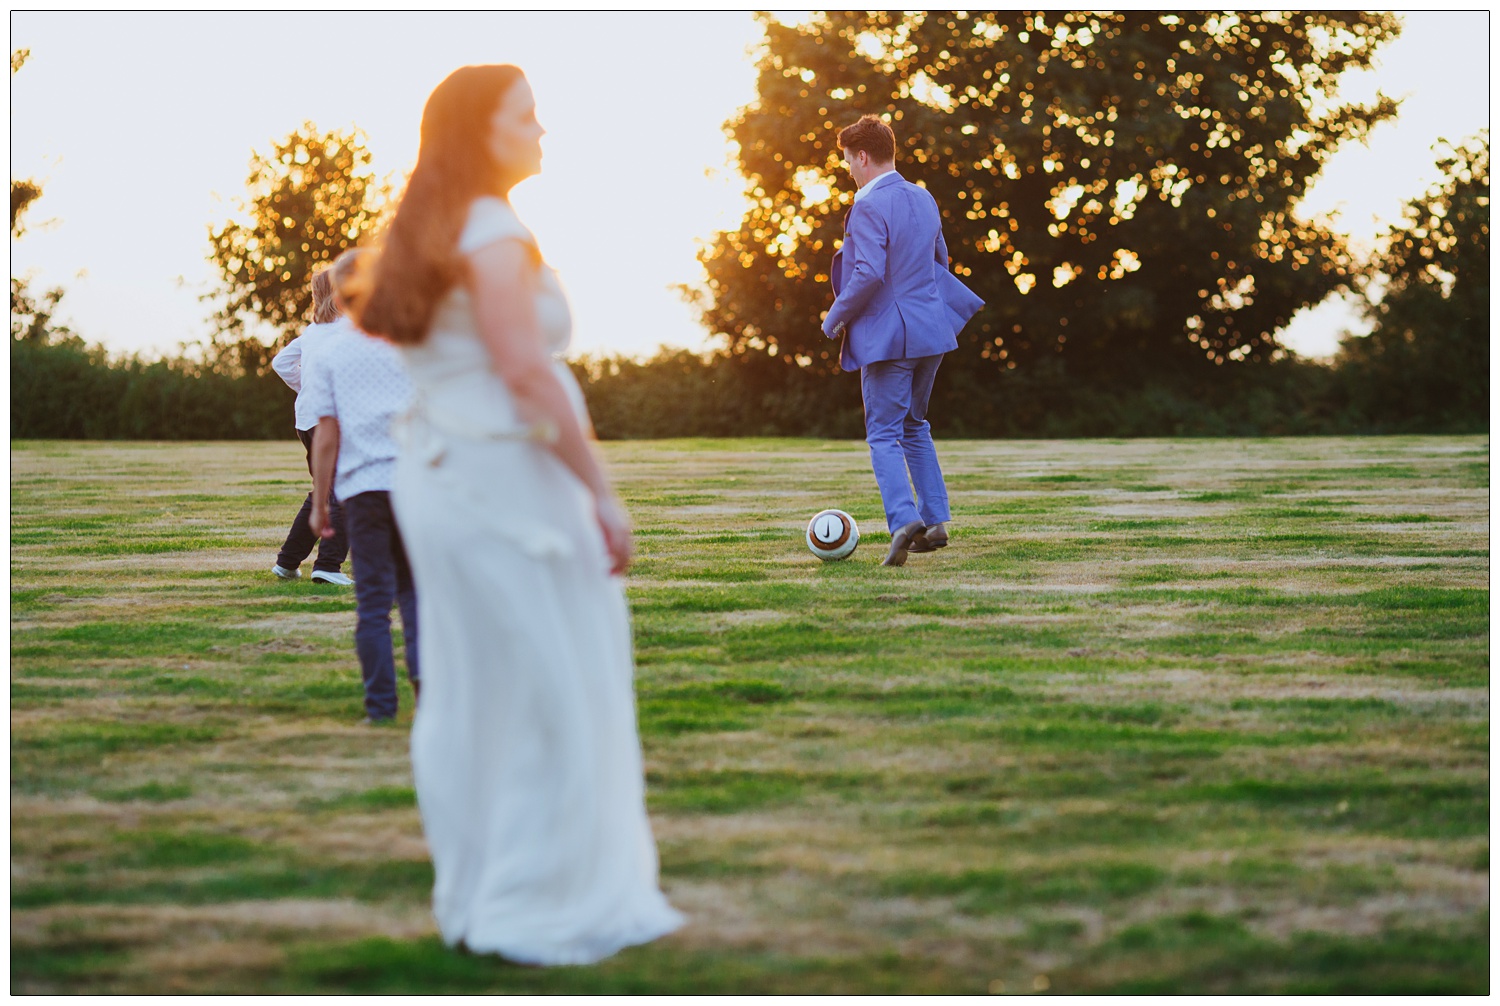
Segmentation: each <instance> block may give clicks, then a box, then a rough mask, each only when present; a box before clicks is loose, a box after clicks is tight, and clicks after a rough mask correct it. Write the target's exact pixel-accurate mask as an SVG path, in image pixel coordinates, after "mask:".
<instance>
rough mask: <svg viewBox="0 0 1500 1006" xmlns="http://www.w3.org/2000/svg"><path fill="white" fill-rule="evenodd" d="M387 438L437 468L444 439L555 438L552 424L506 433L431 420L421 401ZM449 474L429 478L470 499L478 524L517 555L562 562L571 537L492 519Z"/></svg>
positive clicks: (543, 526)
mask: <svg viewBox="0 0 1500 1006" xmlns="http://www.w3.org/2000/svg"><path fill="white" fill-rule="evenodd" d="M418 426H420V433H416V431H414V427H418ZM391 434H392V436H393V437H394V438H395V440H396V442H397V443H398V444H399V445H400V446H401V449H402V450H404V451H408V452H410V453H411V454H412V455H413V456H415V458H416V459H417V460H419V461H421V462H422V463H423V464H425V465H426V466H427V467H429V468H441V466H442V463H443V460H444V459H445V458H446V457H447V456H448V444H447V441H446V440H445V439H444V437H459V438H462V439H465V440H474V441H481V442H485V441H488V442H506V441H508V442H511V443H535V444H548V443H555V442H556V440H557V437H558V433H557V428H556V426H555V425H554V424H552V423H533V424H532V425H530V426H517V427H515V428H513V429H509V430H495V429H486V428H485V427H484V426H482V425H480V424H479V423H470V422H465V421H464V420H463V419H461V418H456V417H453V416H441V417H439V418H437V419H436V421H435V420H434V417H433V415H432V413H431V412H429V411H428V410H427V408H426V404H425V403H424V402H423V400H422V399H421V398H420V397H418V398H416V399H415V400H414V401H413V402H412V405H411V408H409V409H407V410H406V411H405V412H404V413H402V414H401V415H399V416H397V417H396V418H395V419H394V420H392V422H391ZM418 435H420V437H421V442H420V443H419V442H417V440H416V436H418ZM450 467H451V466H450ZM453 475H454V473H452V472H449V471H448V470H447V469H443V470H442V471H439V472H435V473H434V474H433V476H432V477H434V478H437V479H439V480H440V481H442V482H444V483H446V484H448V486H449V487H450V489H451V490H452V491H455V492H458V493H460V494H462V495H464V496H467V497H470V503H471V504H472V505H473V506H474V507H476V509H477V511H478V512H479V513H480V514H483V515H484V516H483V517H482V518H481V522H482V523H484V524H486V525H487V526H488V527H489V529H490V530H491V531H492V532H494V533H496V534H498V535H499V536H500V537H503V538H506V539H508V540H509V541H510V542H511V543H512V544H513V545H514V546H515V547H516V548H518V549H519V550H520V551H521V552H522V553H524V554H526V555H529V556H531V557H533V558H538V559H542V558H565V557H567V556H571V555H573V554H574V543H573V540H572V538H571V537H570V536H569V535H568V534H565V533H564V532H562V531H561V530H559V529H558V528H555V527H550V526H548V525H547V523H546V522H545V521H542V520H530V521H527V522H525V524H524V525H523V526H517V525H515V524H512V523H509V522H506V521H503V520H494V519H493V516H494V515H493V513H492V512H491V510H492V508H491V507H489V506H486V505H485V501H484V500H482V499H479V498H478V497H476V496H474V494H473V492H472V491H471V489H470V488H469V487H466V486H463V485H462V484H461V482H460V481H457V480H455V479H454V478H453Z"/></svg>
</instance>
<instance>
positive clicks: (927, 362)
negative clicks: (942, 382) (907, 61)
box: [823, 115, 984, 566]
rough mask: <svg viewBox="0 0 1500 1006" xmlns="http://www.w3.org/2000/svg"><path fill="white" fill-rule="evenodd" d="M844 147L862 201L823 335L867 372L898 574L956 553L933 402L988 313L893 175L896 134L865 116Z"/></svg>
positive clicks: (876, 457) (921, 195) (918, 193)
mask: <svg viewBox="0 0 1500 1006" xmlns="http://www.w3.org/2000/svg"><path fill="white" fill-rule="evenodd" d="M838 144H839V149H840V150H842V151H843V152H844V164H845V165H846V166H847V167H848V169H849V174H851V175H852V176H854V184H855V185H857V186H858V187H859V191H858V192H856V193H855V194H854V206H853V207H852V208H851V209H850V210H849V214H848V216H846V217H845V218H844V244H843V247H842V248H840V249H839V251H838V253H837V254H836V255H834V257H833V271H832V274H831V279H832V280H833V293H834V301H833V306H832V307H831V308H829V309H828V315H827V317H826V318H825V319H824V321H823V333H824V334H825V335H827V336H828V337H829V338H830V339H837V338H842V339H843V346H842V347H841V349H840V351H839V364H840V366H842V367H843V369H845V370H856V369H857V370H858V371H859V377H860V390H861V391H862V392H863V394H864V401H865V441H866V442H867V443H868V444H869V445H870V464H871V466H872V467H873V468H874V469H875V481H876V483H878V484H879V486H880V498H881V502H882V503H884V504H885V521H886V525H887V527H888V528H889V529H890V532H891V549H890V552H889V553H887V555H886V557H885V560H884V561H883V562H882V563H881V565H884V566H900V565H903V564H904V563H905V562H906V555H907V553H908V552H931V551H933V550H934V549H939V548H943V547H944V546H946V545H947V544H948V532H947V530H946V529H945V528H944V527H943V525H944V524H945V523H947V521H948V517H949V514H948V487H947V486H946V485H944V484H943V472H942V469H941V468H939V467H938V459H937V450H936V448H934V447H933V445H932V432H931V430H930V429H929V428H928V425H927V400H928V399H929V398H930V397H931V395H932V382H933V378H935V377H936V376H937V371H938V365H939V364H940V363H942V361H943V354H944V353H947V352H949V351H950V350H954V349H957V348H958V332H959V330H960V329H962V328H963V327H964V324H965V323H967V322H968V320H969V319H970V318H972V317H973V316H974V313H975V312H976V311H978V310H979V309H980V308H981V307H983V306H984V301H982V300H980V299H979V298H978V297H977V296H975V294H974V293H973V292H972V291H971V290H969V288H968V287H966V286H964V285H963V284H962V283H960V282H959V281H958V280H957V279H956V278H955V277H954V275H953V274H952V273H951V272H949V271H948V246H947V244H946V243H945V242H944V241H943V223H942V217H941V215H940V214H939V213H938V207H937V200H935V199H933V198H932V194H931V193H929V192H928V191H927V190H926V189H924V188H922V187H921V186H918V185H913V184H912V183H910V182H908V181H907V180H906V179H904V178H902V177H901V176H900V175H898V174H896V164H895V161H896V134H895V133H894V132H893V131H892V130H891V127H890V126H887V125H886V124H885V123H884V122H882V121H881V120H880V119H879V118H877V117H876V116H873V115H866V116H864V117H863V118H861V119H860V120H859V121H858V122H856V123H855V124H854V125H852V126H849V127H847V128H845V129H844V130H842V131H841V132H840V133H839V137H838ZM908 473H910V481H909V482H908V480H907V476H908ZM913 484H915V486H916V497H915V498H913V496H912V485H913Z"/></svg>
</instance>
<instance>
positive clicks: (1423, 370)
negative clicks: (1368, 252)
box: [1340, 131, 1490, 430]
mask: <svg viewBox="0 0 1500 1006" xmlns="http://www.w3.org/2000/svg"><path fill="white" fill-rule="evenodd" d="M1437 166H1438V170H1439V171H1440V172H1441V176H1442V177H1441V180H1440V181H1438V182H1437V183H1436V184H1434V185H1433V186H1432V187H1431V188H1429V189H1428V190H1427V191H1426V192H1425V193H1423V194H1422V195H1420V196H1418V197H1417V198H1415V199H1412V200H1411V201H1410V202H1408V203H1407V205H1406V210H1405V213H1404V214H1403V216H1404V218H1405V219H1404V221H1403V222H1402V224H1401V226H1399V227H1395V228H1392V229H1391V231H1390V232H1389V233H1388V234H1387V235H1386V236H1385V241H1384V248H1383V250H1382V252H1381V253H1380V254H1379V255H1377V256H1376V258H1375V260H1374V261H1373V262H1372V263H1371V264H1370V267H1369V272H1368V274H1367V281H1368V282H1369V284H1370V285H1371V286H1374V287H1377V288H1379V291H1378V299H1377V300H1375V301H1374V303H1372V305H1371V307H1370V315H1371V317H1372V320H1373V321H1374V322H1375V327H1374V329H1373V330H1372V331H1371V332H1370V334H1369V335H1368V336H1365V337H1363V338H1350V339H1346V340H1345V341H1344V344H1343V349H1342V354H1341V356H1342V359H1341V360H1340V362H1341V363H1342V365H1343V370H1344V371H1345V377H1346V379H1347V382H1348V384H1349V386H1350V387H1351V388H1352V389H1353V394H1352V397H1353V398H1354V400H1355V402H1354V404H1355V405H1356V406H1357V407H1359V409H1360V413H1361V414H1362V415H1363V416H1365V417H1367V419H1368V420H1369V422H1370V423H1371V425H1372V426H1374V427H1375V428H1376V429H1388V430H1407V429H1433V428H1437V429H1451V430H1471V429H1483V428H1484V426H1485V425H1486V424H1487V422H1488V417H1489V397H1490V382H1489V375H1490V141H1489V132H1488V131H1484V132H1481V133H1479V134H1478V135H1477V136H1473V137H1470V138H1469V139H1468V140H1466V141H1464V142H1462V143H1458V144H1441V145H1440V152H1439V157H1438V162H1437Z"/></svg>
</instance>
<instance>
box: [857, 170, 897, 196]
mask: <svg viewBox="0 0 1500 1006" xmlns="http://www.w3.org/2000/svg"><path fill="white" fill-rule="evenodd" d="M900 177H901V173H900V172H898V171H887V172H886V173H885V174H883V175H881V176H880V177H878V178H876V179H875V180H874V181H872V182H870V183H868V184H866V185H865V186H864V187H863V188H860V189H859V190H857V191H856V192H855V193H854V201H855V202H856V203H857V202H859V201H860V200H861V199H863V198H864V197H865V195H866V194H867V193H869V191H870V190H871V189H873V188H874V187H875V186H877V185H879V184H880V183H881V182H883V181H885V180H886V179H887V178H900Z"/></svg>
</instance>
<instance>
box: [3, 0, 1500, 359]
mask: <svg viewBox="0 0 1500 1006" xmlns="http://www.w3.org/2000/svg"><path fill="white" fill-rule="evenodd" d="M1404 17H1405V20H1406V28H1405V31H1404V33H1403V36H1402V38H1400V39H1399V40H1397V41H1396V42H1395V43H1394V44H1392V45H1391V46H1390V47H1389V48H1388V49H1387V50H1386V51H1385V53H1384V55H1383V57H1382V59H1381V65H1380V67H1379V68H1378V69H1377V70H1376V71H1375V72H1373V73H1369V74H1365V75H1363V76H1364V77H1365V78H1367V79H1365V80H1359V81H1355V80H1352V79H1351V81H1350V83H1349V85H1348V88H1347V91H1346V94H1347V95H1348V96H1349V97H1351V98H1358V99H1364V98H1367V97H1368V96H1369V95H1370V94H1373V92H1374V90H1375V88H1376V87H1379V88H1381V89H1383V90H1384V91H1385V92H1386V93H1388V94H1391V95H1392V96H1395V97H1402V96H1405V97H1406V99H1407V100H1406V103H1405V105H1404V106H1403V109H1402V113H1401V116H1400V120H1399V121H1398V122H1396V123H1393V124H1387V125H1384V126H1381V127H1380V128H1379V129H1377V130H1376V131H1375V132H1374V133H1373V134H1372V136H1371V141H1370V145H1369V147H1368V148H1364V147H1360V146H1354V147H1351V148H1349V149H1348V150H1345V151H1341V152H1340V153H1339V154H1338V155H1337V156H1336V157H1335V159H1334V160H1333V161H1332V163H1330V165H1329V167H1328V169H1327V171H1326V173H1325V177H1324V179H1323V180H1322V181H1321V182H1320V184H1319V185H1318V186H1317V187H1316V188H1315V189H1314V191H1313V192H1312V194H1311V196H1310V198H1309V206H1310V208H1312V209H1313V210H1316V211H1319V212H1327V211H1334V210H1338V211H1339V212H1340V213H1341V217H1340V219H1341V222H1342V225H1343V226H1344V227H1345V228H1346V229H1347V230H1348V231H1349V233H1350V234H1351V235H1352V236H1353V237H1354V238H1355V239H1356V240H1357V241H1360V242H1362V243H1363V244H1366V245H1368V243H1369V242H1370V241H1371V240H1373V238H1374V235H1375V234H1376V232H1377V231H1378V230H1379V229H1380V226H1381V225H1382V224H1383V223H1384V222H1388V221H1394V220H1396V219H1398V218H1399V214H1400V207H1401V204H1402V203H1403V201H1404V200H1406V199H1407V198H1409V197H1411V196H1413V195H1416V194H1417V193H1419V192H1420V191H1421V190H1422V189H1423V188H1424V187H1425V185H1426V184H1427V183H1428V182H1429V181H1431V180H1432V179H1433V178H1435V176H1436V172H1435V170H1434V168H1433V160H1434V158H1433V155H1432V153H1431V151H1430V147H1431V146H1432V144H1433V143H1434V142H1436V140H1437V139H1438V138H1439V137H1447V138H1450V139H1454V140H1457V139H1460V138H1462V137H1464V136H1467V135H1469V134H1472V133H1473V132H1475V131H1476V130H1478V129H1480V128H1481V127H1483V126H1484V125H1485V124H1486V122H1487V120H1488V116H1489V84H1488V79H1487V70H1488V63H1489V32H1490V27H1489V20H1488V14H1487V13H1486V12H1483V11H1479V12H1469V13H1429V12H1411V13H1407V14H1405V15H1404ZM759 37H760V34H759V29H758V27H757V26H756V25H755V23H754V22H753V20H752V19H751V17H750V15H748V14H744V13H703V14H689V13H665V14H664V13H658V14H621V13H596V14H588V15H560V14H512V13H498V14H467V13H465V14H433V15H425V14H424V15H414V14H363V15H346V14H337V15H329V14H301V13H299V14H220V13H204V14H185V13H158V14H125V13H105V14H58V13H36V12H15V13H12V15H11V40H10V45H11V49H12V50H14V49H17V48H29V49H30V50H31V58H30V60H28V62H27V63H26V65H25V66H24V67H23V68H22V69H21V71H20V72H19V73H18V74H16V75H15V76H14V77H12V79H11V171H12V174H13V177H32V178H36V179H37V180H39V181H40V182H41V183H42V186H43V193H44V194H43V197H42V199H41V200H40V201H38V202H37V203H36V204H34V205H33V206H32V208H31V209H30V210H29V211H28V216H27V218H26V222H27V224H28V231H27V233H26V234H25V235H24V236H23V237H22V238H21V239H20V240H19V241H15V242H12V246H11V255H12V273H13V274H14V275H25V274H29V275H31V276H32V279H33V282H34V283H35V284H37V285H38V286H41V287H47V286H52V285H61V286H63V287H65V288H66V290H67V296H66V298H65V299H64V301H63V308H62V310H61V312H60V319H61V320H63V321H65V322H67V323H68V324H70V325H71V326H72V327H73V328H74V329H75V330H76V331H77V332H78V333H79V334H80V335H82V336H83V337H84V338H85V339H87V340H89V341H91V342H102V343H104V344H105V345H106V346H108V347H110V349H112V350H116V351H137V350H139V351H144V352H146V353H148V354H155V353H162V352H165V353H170V352H173V351H175V350H176V349H177V347H178V346H179V345H180V344H182V343H191V342H196V341H198V340H199V339H201V338H202V337H204V336H206V335H207V334H208V332H209V326H208V324H207V322H206V321H205V319H206V317H207V316H208V314H209V313H210V310H211V306H210V305H209V304H206V303H201V302H200V301H199V300H198V296H199V295H200V294H202V293H204V292H207V291H209V290H210V289H211V288H212V280H213V272H212V267H211V266H210V265H209V264H208V262H207V259H206V255H207V251H208V237H207V229H208V226H209V224H211V223H216V222H219V221H222V220H225V219H228V218H229V217H230V216H231V215H232V214H233V213H234V200H235V198H237V197H239V196H241V195H243V193H244V191H245V176H246V173H247V167H248V162H249V159H250V152H251V150H252V149H259V150H265V149H268V147H269V145H270V141H271V140H272V139H273V138H280V137H282V136H285V135H286V134H287V133H289V132H290V131H291V130H292V129H294V128H296V127H297V126H298V125H300V124H301V123H302V122H303V121H304V120H312V121H313V122H314V123H316V124H317V125H318V126H320V127H322V128H325V129H327V128H335V127H338V128H347V127H350V126H356V125H357V126H358V127H360V128H361V129H363V130H364V131H365V133H366V134H367V135H368V137H369V147H370V150H371V152H372V153H373V154H374V157H375V168H376V170H377V171H378V172H379V173H380V174H382V175H385V174H390V175H393V176H399V175H400V174H401V173H403V172H404V171H405V170H406V169H408V168H409V167H410V165H411V164H412V163H413V162H414V161H415V158H416V147H417V129H418V123H419V121H420V119H421V112H422V103H423V102H424V101H425V100H426V97H427V95H428V93H429V92H430V91H431V90H432V88H433V87H434V86H435V85H436V84H437V83H438V81H440V80H441V79H442V78H443V77H444V76H446V75H447V74H448V72H450V71H451V70H452V69H454V68H455V67H458V66H461V65H464V64H466V63H486V62H488V63H507V62H509V63H516V64H518V65H520V66H521V67H523V68H524V69H525V70H526V72H527V75H528V77H530V79H531V82H532V86H533V89H534V90H535V92H536V97H537V105H538V113H539V115H540V117H541V119H542V122H543V124H544V125H545V126H546V127H547V129H548V130H549V135H548V136H546V137H545V138H544V139H543V141H542V144H543V150H544V152H545V162H544V168H543V173H542V175H541V176H539V177H538V178H534V179H532V180H530V181H528V182H526V183H525V184H524V185H522V186H521V187H520V188H518V189H517V190H516V192H515V195H514V201H515V203H516V206H517V209H518V211H519V212H520V214H521V216H522V217H523V219H525V220H526V222H527V223H528V224H530V226H531V228H532V230H533V231H535V232H536V234H537V236H538V239H539V241H540V242H541V244H542V248H543V251H544V253H545V254H546V255H547V258H548V259H549V260H550V261H551V262H552V263H553V264H554V265H555V266H556V267H557V268H558V270H559V271H560V272H561V274H562V277H563V282H564V284H565V285H566V286H567V287H568V290H569V293H570V296H571V299H572V302H573V307H574V313H575V319H576V331H575V337H574V349H575V350H576V351H579V352H594V353H599V352H604V353H628V354H632V355H635V354H649V353H651V352H653V351H654V350H655V348H656V347H657V346H658V345H659V344H667V345H671V346H685V347H688V348H692V349H701V348H703V347H704V346H705V345H706V337H705V334H704V333H703V331H702V329H700V328H699V326H698V325H697V323H696V321H695V320H694V317H693V314H692V312H691V311H690V310H689V308H688V307H687V306H686V305H685V304H684V303H683V302H682V300H681V298H680V297H679V296H678V294H677V293H676V292H675V290H674V289H673V287H674V285H675V284H678V283H692V282H694V281H696V279H697V278H698V276H699V275H700V269H699V266H698V264H697V262H696V260H695V259H694V253H695V251H696V249H697V247H698V245H699V244H700V243H701V242H703V241H706V240H707V239H708V238H709V237H710V236H711V235H712V234H713V233H714V231H715V230H717V229H721V228H724V227H727V226H732V225H733V224H734V222H735V221H736V220H737V217H738V212H739V209H740V206H741V195H740V189H741V186H740V182H739V180H738V178H737V177H736V176H735V175H734V174H733V172H732V171H730V170H728V168H727V141H726V139H725V137H724V134H723V132H722V125H723V123H724V121H725V120H726V119H728V118H729V117H730V116H731V115H733V114H734V112H735V110H736V109H737V108H738V107H739V106H741V105H743V104H744V103H746V102H747V101H749V100H751V99H752V98H753V96H754V69H753V65H752V64H753V52H752V50H753V47H754V46H755V45H756V43H757V42H758V40H759ZM273 42H274V44H273ZM1351 320H1352V319H1351V316H1350V315H1349V312H1348V310H1347V308H1343V307H1341V306H1340V305H1337V304H1330V305H1325V306H1324V307H1323V308H1320V309H1318V310H1316V311H1311V312H1305V313H1304V316H1303V317H1301V318H1299V319H1297V320H1295V321H1294V322H1293V326H1292V328H1291V330H1290V331H1289V332H1288V334H1287V340H1288V342H1289V343H1290V344H1291V345H1292V346H1293V348H1296V349H1298V350H1299V351H1301V352H1303V353H1306V354H1309V355H1319V354H1324V353H1328V352H1331V351H1332V350H1333V349H1334V348H1335V345H1336V342H1337V338H1338V334H1339V332H1340V331H1341V330H1342V329H1343V328H1344V327H1345V326H1347V325H1349V324H1351Z"/></svg>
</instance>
